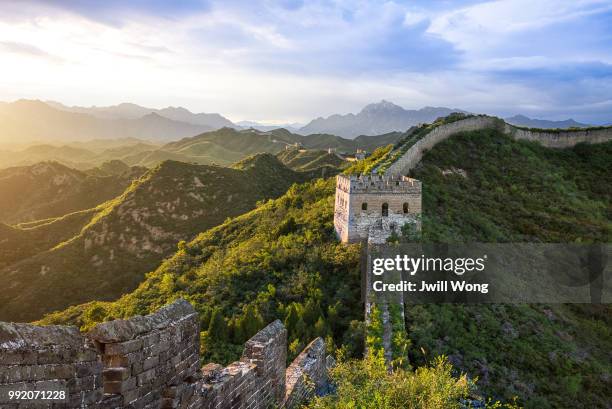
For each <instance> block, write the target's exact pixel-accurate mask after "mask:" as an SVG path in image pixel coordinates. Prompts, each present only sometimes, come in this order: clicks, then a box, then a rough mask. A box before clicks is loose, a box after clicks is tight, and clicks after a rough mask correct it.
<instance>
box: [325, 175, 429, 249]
mask: <svg viewBox="0 0 612 409" xmlns="http://www.w3.org/2000/svg"><path fill="white" fill-rule="evenodd" d="M420 214H421V182H419V181H418V180H416V179H411V178H409V177H406V176H394V175H392V176H382V175H361V176H346V175H338V177H337V179H336V203H335V210H334V228H335V230H336V234H337V236H338V237H339V238H340V240H341V241H342V242H345V243H347V242H348V243H355V242H359V241H361V240H365V239H368V240H369V241H370V242H373V243H384V242H385V240H386V238H387V237H389V236H390V235H391V233H392V232H393V231H395V232H396V233H399V232H400V229H401V228H402V226H403V225H404V224H406V223H414V224H415V226H416V228H417V229H418V228H420V221H419V216H420Z"/></svg>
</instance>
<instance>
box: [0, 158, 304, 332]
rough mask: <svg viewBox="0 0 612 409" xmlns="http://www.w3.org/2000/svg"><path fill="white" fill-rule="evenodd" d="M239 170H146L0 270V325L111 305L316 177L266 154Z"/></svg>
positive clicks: (173, 166) (180, 166) (169, 165)
mask: <svg viewBox="0 0 612 409" xmlns="http://www.w3.org/2000/svg"><path fill="white" fill-rule="evenodd" d="M240 167H241V168H240V169H238V168H224V167H219V166H210V165H194V164H189V163H184V162H178V161H164V162H162V163H161V164H160V165H158V166H156V167H155V168H153V169H151V170H149V171H148V172H147V173H146V174H144V175H143V176H142V177H141V178H139V179H138V180H136V181H134V182H133V183H132V184H131V185H130V186H129V187H128V188H127V189H126V190H125V191H124V192H123V193H121V194H120V195H119V196H117V197H116V198H114V199H112V200H109V201H107V202H105V203H103V204H101V205H99V206H97V207H96V208H95V209H94V210H93V212H91V213H89V214H88V215H87V217H88V218H87V219H86V220H82V225H81V227H80V229H79V232H78V233H77V234H75V235H74V236H72V237H70V238H67V239H65V240H64V241H62V242H61V243H57V244H55V245H54V246H53V247H51V248H48V249H45V250H44V251H42V252H39V253H38V254H36V255H33V256H31V257H29V258H26V259H22V260H20V261H17V262H16V263H13V264H10V265H8V266H5V267H4V268H3V269H2V270H0V275H2V276H3V277H7V278H9V279H10V280H11V283H12V284H11V285H12V288H13V291H11V292H10V293H9V292H6V293H4V294H0V319H2V320H31V319H34V318H37V317H40V316H41V315H42V314H43V313H48V312H51V311H53V310H56V309H61V308H66V307H68V306H69V305H72V304H77V303H81V302H86V301H90V300H93V299H113V298H116V297H118V296H120V295H121V294H122V293H125V292H127V291H131V290H132V289H133V288H135V287H136V286H137V285H138V283H139V282H140V281H141V280H142V279H143V276H144V274H145V273H146V272H147V271H150V270H152V269H153V268H154V267H155V266H157V265H159V263H161V261H162V260H163V258H164V257H166V256H168V255H170V254H172V252H173V251H175V250H176V246H177V243H179V242H180V241H181V240H191V239H192V238H193V237H194V236H195V235H196V234H198V233H200V232H201V231H204V230H207V229H208V228H211V227H213V226H216V225H218V224H221V223H222V222H223V221H224V220H225V219H226V218H227V217H230V216H237V215H239V214H243V213H245V212H247V211H249V210H251V209H253V208H254V207H255V206H256V204H257V202H259V201H261V200H266V199H269V198H272V197H277V196H279V195H282V194H283V193H284V192H285V191H286V190H287V189H288V188H289V187H290V186H291V184H292V183H295V182H304V181H306V180H309V179H311V178H313V177H316V172H314V173H313V172H310V173H308V172H295V171H293V170H291V169H289V168H288V167H286V166H285V165H283V164H282V163H281V162H280V161H279V160H278V158H276V157H274V156H272V155H269V154H263V155H255V156H253V157H251V158H247V159H245V160H243V161H242V163H241V165H240ZM35 227H36V226H35ZM11 232H12V231H9V233H11ZM12 233H15V232H12ZM17 233H19V232H17ZM24 305H28V308H27V309H24V308H23V306H24Z"/></svg>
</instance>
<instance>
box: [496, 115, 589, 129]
mask: <svg viewBox="0 0 612 409" xmlns="http://www.w3.org/2000/svg"><path fill="white" fill-rule="evenodd" d="M505 121H506V122H508V123H509V124H512V125H517V126H525V127H528V128H542V129H548V128H558V129H567V128H587V127H589V126H590V125H589V124H583V123H580V122H576V121H574V120H573V119H571V118H570V119H565V120H562V121H549V120H546V119H532V118H528V117H526V116H525V115H514V116H511V117H509V118H506V119H505Z"/></svg>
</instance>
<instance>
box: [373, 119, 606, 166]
mask: <svg viewBox="0 0 612 409" xmlns="http://www.w3.org/2000/svg"><path fill="white" fill-rule="evenodd" d="M480 129H498V130H500V131H501V132H503V133H505V134H506V135H509V136H511V137H512V138H514V139H516V140H528V141H533V142H538V143H540V144H541V145H542V146H545V147H548V148H570V147H572V146H574V145H576V144H578V143H603V142H607V141H610V140H612V127H603V128H586V129H576V130H550V131H547V130H536V129H526V128H520V127H516V126H513V125H510V124H507V123H505V122H504V121H503V120H501V119H499V118H496V117H491V116H486V115H478V116H471V117H468V118H465V119H462V120H459V121H455V122H451V123H449V124H444V125H440V126H438V127H436V128H434V129H432V130H431V131H430V132H429V133H428V134H426V135H425V136H424V137H423V138H422V139H420V140H418V141H416V142H415V143H414V145H412V146H411V147H410V148H409V149H408V150H407V151H406V152H405V153H404V154H403V155H402V156H400V157H399V158H398V159H397V160H396V161H395V162H394V163H393V164H391V165H390V166H389V167H388V168H387V170H386V172H385V174H386V175H400V174H401V175H405V174H407V173H408V171H410V170H411V169H413V168H414V167H415V166H416V165H417V164H418V163H419V162H420V161H421V159H422V158H423V154H424V153H425V152H426V151H428V150H430V149H432V148H433V147H434V146H436V145H437V144H438V143H440V142H442V141H444V140H446V139H448V138H449V137H450V136H451V135H454V134H456V133H460V132H469V131H477V130H480Z"/></svg>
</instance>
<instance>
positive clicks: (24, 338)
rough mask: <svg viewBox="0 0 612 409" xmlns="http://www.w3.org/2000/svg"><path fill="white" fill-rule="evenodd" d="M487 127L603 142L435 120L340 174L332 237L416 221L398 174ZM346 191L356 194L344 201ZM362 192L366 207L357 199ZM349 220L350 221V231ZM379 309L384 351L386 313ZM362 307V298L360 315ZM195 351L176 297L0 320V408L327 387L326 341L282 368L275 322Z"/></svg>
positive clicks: (563, 141) (194, 322)
mask: <svg viewBox="0 0 612 409" xmlns="http://www.w3.org/2000/svg"><path fill="white" fill-rule="evenodd" d="M488 128H495V129H499V130H500V131H502V132H504V133H505V134H507V135H509V136H511V137H513V138H515V139H522V140H528V141H536V142H539V143H541V144H542V145H543V146H546V147H551V148H565V147H571V146H574V145H576V144H577V143H581V142H582V143H601V142H606V141H609V140H612V128H610V127H608V128H593V129H585V130H568V131H550V132H546V131H541V130H528V129H523V128H518V127H514V126H512V125H509V124H506V123H505V122H503V121H501V120H500V119H498V118H494V117H488V116H471V117H468V118H465V119H462V120H458V121H455V122H452V123H448V124H445V125H441V126H438V127H436V128H434V129H432V130H431V131H430V132H428V133H427V134H426V135H425V136H424V137H423V138H421V139H419V140H418V141H416V142H415V143H414V144H413V145H412V146H411V147H410V148H409V149H408V150H406V151H405V152H404V153H402V154H401V155H400V156H399V157H398V159H397V160H396V161H395V162H394V163H392V164H391V165H390V166H389V167H388V168H387V170H386V172H385V175H384V176H383V175H375V176H372V175H369V176H361V177H349V178H347V177H344V176H340V177H339V179H338V182H337V183H338V184H337V196H336V215H335V220H334V223H335V225H336V230H337V232H338V233H339V237H340V238H341V239H342V240H343V241H353V237H354V238H355V240H362V239H364V235H365V236H366V239H367V235H368V226H369V225H376V226H377V227H378V225H379V224H380V226H383V227H384V226H385V225H391V224H396V223H386V224H385V223H384V220H379V219H380V218H381V217H383V216H384V217H388V214H389V213H388V212H391V215H392V217H391V218H394V220H395V222H397V223H399V222H401V221H403V220H409V219H410V221H413V222H416V223H417V225H418V216H419V215H420V213H421V183H420V182H419V181H416V180H414V179H410V178H406V177H405V175H406V173H408V171H410V169H412V168H414V167H415V166H416V165H417V164H418V163H419V161H420V160H421V159H422V157H423V154H424V153H425V151H427V150H429V149H431V148H433V147H434V146H435V145H436V144H438V143H440V142H442V141H444V140H445V139H447V138H448V137H450V136H451V135H453V134H456V133H459V132H465V131H474V130H479V129H488ZM353 193H354V194H355V195H356V196H354V198H357V199H359V200H356V201H351V194H353ZM385 195H387V196H388V197H389V200H386V199H385V197H383V196H385ZM358 196H359V197H358ZM364 198H367V200H369V201H370V202H371V206H370V207H367V205H366V206H365V208H364V207H363V203H361V202H362V201H363V200H364ZM385 204H386V205H387V206H386V207H385ZM389 204H391V206H389ZM339 206H340V207H341V208H340V209H338V207H339ZM378 209H381V213H380V214H378V213H377V212H378ZM338 210H340V211H338ZM370 210H376V211H375V212H373V213H369V211H370ZM359 211H363V212H365V213H364V217H363V218H361V219H360V222H359V223H356V222H354V221H351V215H356V214H358V213H359ZM385 212H387V213H385ZM336 217H338V220H336ZM379 221H380V223H379ZM351 223H354V224H353V226H352V227H353V229H354V228H357V230H356V231H355V234H354V235H353V233H352V232H350V231H349V228H350V227H351ZM387 227H389V226H387ZM396 227H397V226H396ZM339 229H340V230H339ZM342 229H344V230H342ZM338 230H339V231H338ZM384 239H385V236H384V235H380V234H379V235H377V236H376V237H375V241H378V242H381V241H382V242H384ZM384 307H385V306H383V321H384V322H383V325H384V328H385V336H384V338H386V341H385V342H384V344H385V353H386V355H389V350H388V349H389V347H388V345H389V339H390V337H391V332H390V331H391V330H390V326H389V325H390V322H389V320H390V315H389V313H388V311H387V309H386V308H384ZM370 308H371V306H370V305H369V304H368V303H367V302H366V321H367V320H368V313H369V311H370ZM401 317H403V311H402V314H401ZM199 351H200V328H199V318H198V315H197V313H196V311H195V310H194V309H193V307H192V306H191V305H190V304H189V303H188V302H186V301H184V300H179V301H176V302H175V303H173V304H171V305H168V306H166V307H163V308H161V309H160V310H159V311H157V312H155V313H153V314H150V315H147V316H144V317H143V316H135V317H132V318H129V319H126V320H115V321H109V322H105V323H101V324H98V325H97V326H95V327H94V328H93V329H91V330H90V331H89V332H87V333H81V332H79V330H78V329H77V328H76V327H69V326H46V327H41V326H36V325H32V324H21V323H6V322H0V408H1V409H22V408H99V409H120V408H126V409H144V408H188V409H199V408H202V409H213V408H214V409H259V408H261V409H263V408H269V407H277V408H288V409H291V408H295V407H298V406H299V405H300V404H301V403H303V402H304V401H306V400H308V399H310V398H311V397H312V396H314V395H315V394H317V393H321V392H322V391H324V390H325V389H326V388H327V386H328V380H327V372H328V369H329V367H330V366H331V365H332V364H333V360H332V359H331V358H330V357H326V354H325V343H324V342H323V340H322V339H320V338H317V339H315V340H314V341H312V342H311V343H310V344H309V345H308V346H307V347H306V348H305V349H304V351H303V352H302V353H300V354H299V355H298V357H297V358H296V359H295V360H294V361H293V362H292V363H291V364H290V365H289V366H288V367H287V366H286V358H287V331H286V330H285V328H284V327H283V325H282V323H281V322H280V321H278V320H277V321H275V322H273V323H271V324H269V325H268V326H267V327H265V328H264V329H262V330H261V331H260V332H258V333H257V334H256V335H255V336H253V337H252V338H251V339H250V340H249V341H247V342H246V344H245V346H244V352H243V354H242V357H241V359H240V360H239V361H236V362H234V363H232V364H230V365H228V366H226V367H223V366H221V365H218V364H214V363H210V364H207V365H204V366H203V367H202V366H201V364H200V356H199ZM49 390H63V391H65V392H66V397H65V399H63V400H61V401H58V400H56V401H42V400H39V401H36V402H34V401H32V400H15V399H9V395H8V391H49Z"/></svg>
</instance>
